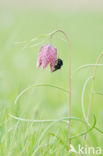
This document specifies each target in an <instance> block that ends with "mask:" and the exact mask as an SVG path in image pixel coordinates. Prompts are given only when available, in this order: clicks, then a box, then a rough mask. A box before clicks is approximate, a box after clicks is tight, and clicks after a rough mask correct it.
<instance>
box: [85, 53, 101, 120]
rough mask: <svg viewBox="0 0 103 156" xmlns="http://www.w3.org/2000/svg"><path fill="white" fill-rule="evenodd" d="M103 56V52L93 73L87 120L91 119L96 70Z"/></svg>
mask: <svg viewBox="0 0 103 156" xmlns="http://www.w3.org/2000/svg"><path fill="white" fill-rule="evenodd" d="M102 56H103V52H102V53H101V54H100V55H99V56H98V58H97V61H96V64H95V68H94V74H93V80H92V86H91V91H90V99H89V107H88V114H87V121H89V117H90V113H91V107H92V103H93V93H94V85H95V77H96V70H97V64H98V63H99V61H100V59H101V57H102Z"/></svg>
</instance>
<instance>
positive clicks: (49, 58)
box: [37, 44, 57, 71]
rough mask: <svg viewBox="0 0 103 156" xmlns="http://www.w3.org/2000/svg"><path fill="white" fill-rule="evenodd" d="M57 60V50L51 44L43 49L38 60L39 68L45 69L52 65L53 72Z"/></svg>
mask: <svg viewBox="0 0 103 156" xmlns="http://www.w3.org/2000/svg"><path fill="white" fill-rule="evenodd" d="M56 60H57V49H56V48H55V47H53V46H52V45H50V44H47V45H44V46H43V47H41V49H40V52H39V54H38V58H37V68H39V67H40V66H41V65H42V68H43V69H45V68H46V67H47V65H48V64H50V68H51V71H53V69H54V66H55V63H56Z"/></svg>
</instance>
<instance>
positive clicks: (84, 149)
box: [69, 144, 102, 155]
mask: <svg viewBox="0 0 103 156" xmlns="http://www.w3.org/2000/svg"><path fill="white" fill-rule="evenodd" d="M69 152H71V153H77V154H87V155H91V154H94V155H99V154H101V153H102V149H101V147H99V146H98V147H92V146H87V145H85V146H83V145H81V144H78V149H77V150H76V149H75V147H74V146H73V145H70V150H69Z"/></svg>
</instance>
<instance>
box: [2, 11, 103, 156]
mask: <svg viewBox="0 0 103 156" xmlns="http://www.w3.org/2000/svg"><path fill="white" fill-rule="evenodd" d="M56 29H62V30H64V31H65V32H66V33H67V34H68V35H69V38H70V41H71V50H72V117H76V118H80V119H81V120H83V121H85V119H84V115H83V110H82V104H81V98H82V94H83V86H84V84H85V82H86V80H87V79H88V77H90V76H93V72H94V68H95V66H94V65H93V66H90V65H89V66H86V67H85V68H81V69H80V70H77V69H78V67H80V66H82V65H85V64H95V63H96V60H97V57H98V56H99V55H100V53H101V52H103V13H101V12H92V11H88V12H86V11H81V12H78V11H77V12H76V11H75V12H73V11H49V10H48V11H47V10H46V11H45V10H41V11H40V10H33V9H31V10H30V9H27V10H26V9H24V10H21V9H19V10H18V9H6V8H5V9H2V8H1V10H0V156H69V155H75V154H74V153H69V152H68V150H69V149H68V120H64V117H68V102H69V93H68V88H69V83H68V82H69V48H68V44H67V42H66V40H65V38H64V36H63V35H62V34H61V33H59V32H58V33H57V34H56V35H55V36H54V37H53V43H52V44H53V45H54V46H55V47H56V48H57V50H58V57H59V58H61V59H62V60H63V63H64V64H63V67H62V68H61V70H58V71H56V72H53V73H52V72H50V67H49V65H48V67H47V68H46V69H45V70H42V69H41V68H40V69H36V62H37V55H38V52H39V50H40V47H41V46H43V45H45V44H47V43H49V40H48V38H47V37H45V34H48V33H50V32H52V31H54V30H56ZM40 35H42V37H40V38H37V40H33V41H31V40H32V39H34V38H35V37H37V36H40ZM43 36H44V37H43ZM24 41H26V42H24ZM18 42H19V43H18ZM102 62H103V58H101V60H100V62H99V64H102ZM40 84H42V85H40ZM32 85H33V86H32ZM35 85H36V86H35ZM91 85H92V80H90V81H88V84H87V86H86V88H85V93H84V99H83V100H84V110H85V113H86V114H87V112H88V105H89V97H90V90H91ZM55 86H57V88H56V87H55ZM27 87H30V88H29V89H28V90H26V91H25V93H24V94H22V95H21V96H20V98H19V99H17V101H16V103H15V100H16V98H17V97H18V95H20V93H21V92H22V91H23V90H24V89H25V88H27ZM61 88H63V89H64V90H63V89H61ZM98 93H99V94H98ZM102 94H103V66H97V72H96V77H95V86H94V92H93V103H92V109H91V113H90V120H89V122H90V124H91V126H92V125H93V124H95V125H94V127H93V126H92V130H90V127H88V126H87V124H84V123H83V122H81V120H80V121H79V120H75V119H74V120H71V135H72V136H77V137H74V138H72V145H73V147H75V149H76V150H77V149H78V144H81V145H87V146H93V147H94V148H95V149H96V147H98V146H99V147H101V149H102V150H103V132H102V131H103V95H102ZM94 114H95V119H96V121H95V123H94ZM59 119H63V120H61V121H58V122H55V120H56V121H57V120H59ZM41 120H42V121H41ZM46 120H52V121H50V122H49V121H48V122H47V121H46ZM39 121H40V122H39ZM43 121H44V122H43ZM45 121H46V122H45ZM95 126H96V127H97V128H99V129H100V130H101V132H99V131H97V130H96V129H95ZM88 129H89V130H90V131H89V132H88V131H87V130H88ZM84 132H86V133H87V138H86V140H84V138H83V136H82V134H83V133H84ZM102 152H103V151H102ZM102 154H103V153H101V155H102ZM77 155H78V154H77ZM95 155H96V154H95ZM91 156H92V153H91Z"/></svg>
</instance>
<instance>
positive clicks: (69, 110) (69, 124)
mask: <svg viewBox="0 0 103 156" xmlns="http://www.w3.org/2000/svg"><path fill="white" fill-rule="evenodd" d="M57 32H61V33H62V34H63V35H64V36H65V38H66V40H67V43H68V46H69V106H68V116H69V117H71V45H70V40H69V37H68V35H67V34H66V33H65V32H64V31H62V30H60V29H58V30H56V31H54V32H52V33H51V34H50V41H52V37H53V35H54V34H56V33H57ZM68 136H69V148H70V147H71V121H69V123H68Z"/></svg>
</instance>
